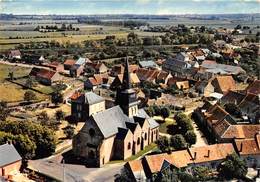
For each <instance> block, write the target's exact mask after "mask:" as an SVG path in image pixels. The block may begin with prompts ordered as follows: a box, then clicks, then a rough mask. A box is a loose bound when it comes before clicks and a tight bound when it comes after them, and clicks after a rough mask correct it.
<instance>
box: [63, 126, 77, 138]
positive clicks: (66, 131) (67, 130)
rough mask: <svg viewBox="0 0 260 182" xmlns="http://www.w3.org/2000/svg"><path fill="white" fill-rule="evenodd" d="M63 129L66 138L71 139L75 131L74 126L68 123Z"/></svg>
mask: <svg viewBox="0 0 260 182" xmlns="http://www.w3.org/2000/svg"><path fill="white" fill-rule="evenodd" d="M63 130H64V134H65V135H66V137H67V138H68V139H72V137H73V136H74V133H75V127H73V126H72V125H68V126H66V127H65V128H64V129H63Z"/></svg>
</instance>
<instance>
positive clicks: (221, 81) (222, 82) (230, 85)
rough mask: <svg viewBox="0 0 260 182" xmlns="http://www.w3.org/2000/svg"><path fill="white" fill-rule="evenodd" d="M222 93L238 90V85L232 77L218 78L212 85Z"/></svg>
mask: <svg viewBox="0 0 260 182" xmlns="http://www.w3.org/2000/svg"><path fill="white" fill-rule="evenodd" d="M212 84H213V85H214V86H215V87H217V89H219V91H220V92H222V93H226V92H227V91H229V90H236V83H235V80H234V79H233V77H232V76H217V77H216V78H215V79H214V80H213V83H212Z"/></svg>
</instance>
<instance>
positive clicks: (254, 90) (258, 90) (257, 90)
mask: <svg viewBox="0 0 260 182" xmlns="http://www.w3.org/2000/svg"><path fill="white" fill-rule="evenodd" d="M246 92H247V93H251V94H255V95H258V94H260V80H255V81H253V83H251V84H250V85H249V86H248V87H247V88H246Z"/></svg>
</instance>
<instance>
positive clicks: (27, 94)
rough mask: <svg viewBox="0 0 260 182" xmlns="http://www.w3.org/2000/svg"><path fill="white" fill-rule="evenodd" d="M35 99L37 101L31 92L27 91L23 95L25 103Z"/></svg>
mask: <svg viewBox="0 0 260 182" xmlns="http://www.w3.org/2000/svg"><path fill="white" fill-rule="evenodd" d="M36 99H37V97H36V94H35V93H34V92H33V91H31V90H28V91H26V92H25V93H24V100H25V101H32V100H36Z"/></svg>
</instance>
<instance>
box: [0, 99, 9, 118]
mask: <svg viewBox="0 0 260 182" xmlns="http://www.w3.org/2000/svg"><path fill="white" fill-rule="evenodd" d="M8 115H9V110H8V108H7V103H6V102H5V101H0V121H5V120H6V118H7V117H8Z"/></svg>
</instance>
